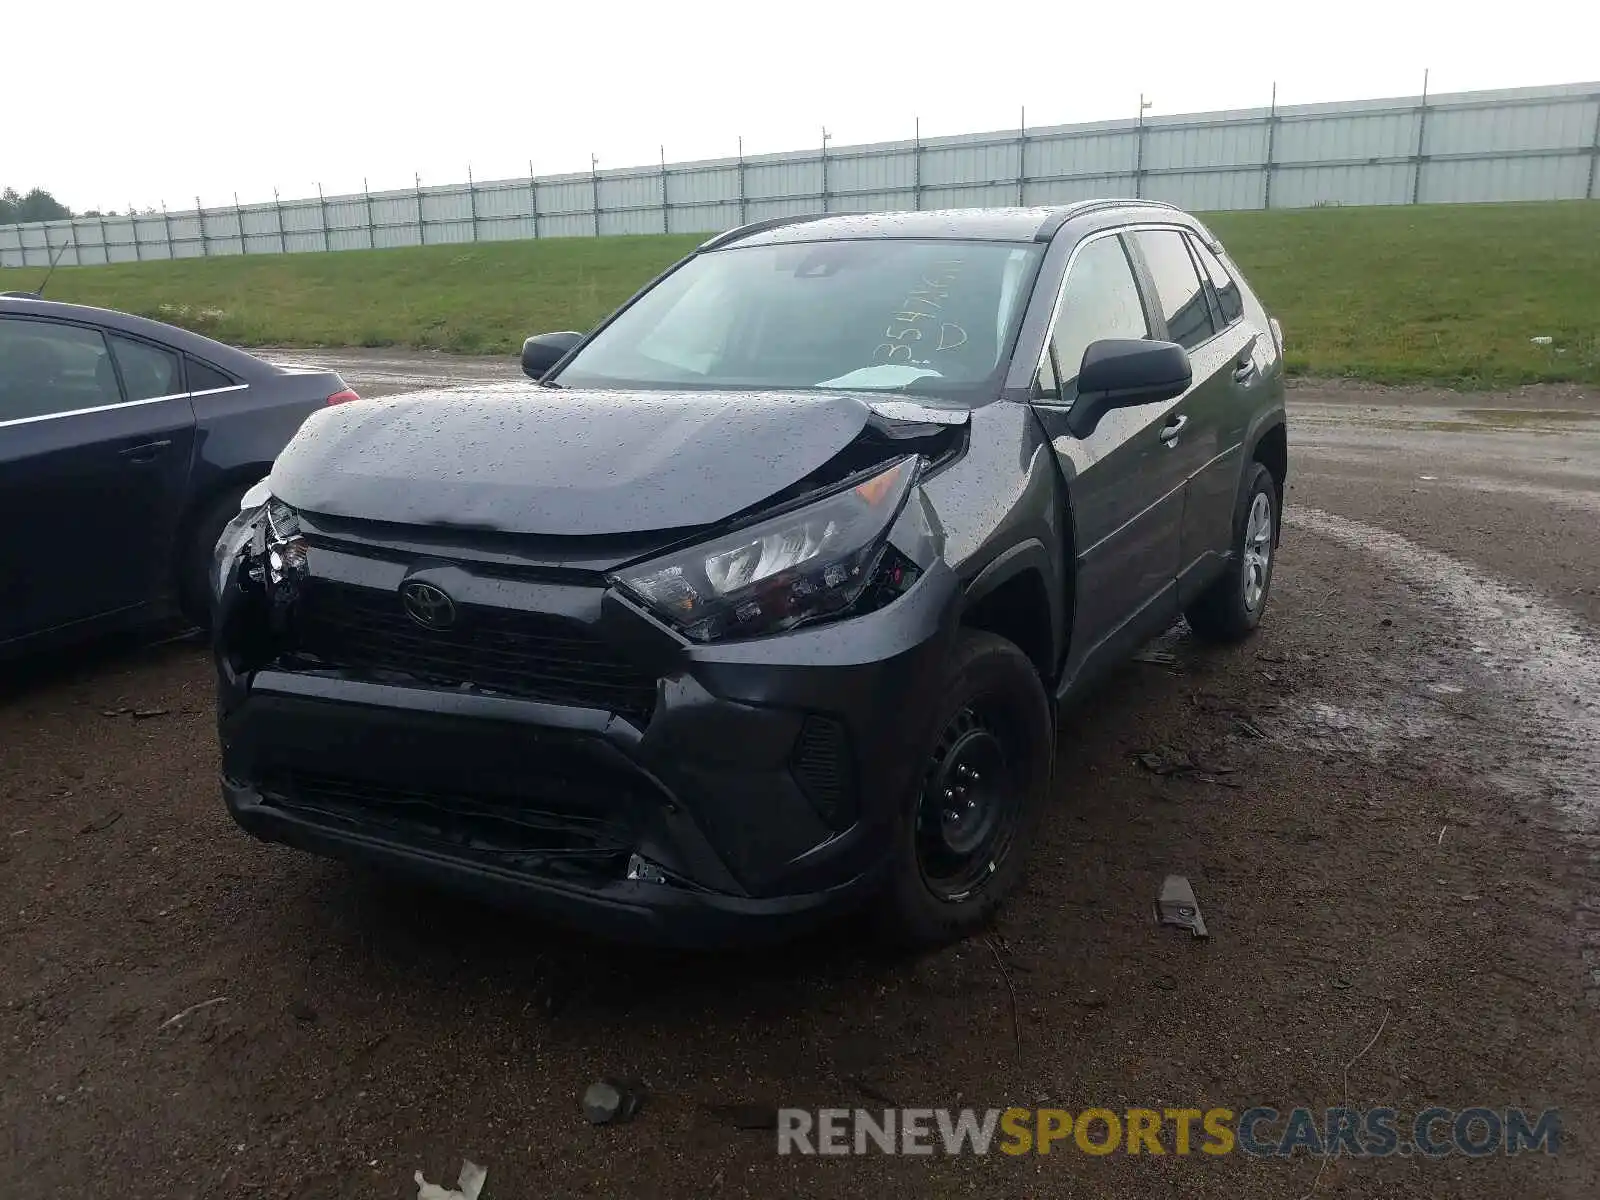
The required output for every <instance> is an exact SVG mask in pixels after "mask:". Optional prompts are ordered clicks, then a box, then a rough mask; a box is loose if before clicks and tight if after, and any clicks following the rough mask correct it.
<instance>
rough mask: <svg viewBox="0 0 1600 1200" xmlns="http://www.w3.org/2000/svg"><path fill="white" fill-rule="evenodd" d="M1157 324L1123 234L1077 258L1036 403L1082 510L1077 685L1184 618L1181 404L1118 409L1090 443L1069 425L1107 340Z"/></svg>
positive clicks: (1077, 523)
mask: <svg viewBox="0 0 1600 1200" xmlns="http://www.w3.org/2000/svg"><path fill="white" fill-rule="evenodd" d="M1152 315H1153V314H1152V313H1151V312H1150V311H1148V309H1147V307H1146V305H1145V304H1144V301H1143V298H1142V296H1141V293H1140V289H1139V286H1138V283H1137V281H1136V278H1135V274H1134V269H1133V265H1132V263H1131V262H1130V260H1129V257H1128V254H1127V250H1126V247H1125V246H1124V243H1123V238H1122V237H1121V236H1119V235H1118V234H1117V233H1116V232H1115V231H1111V232H1110V233H1106V234H1100V235H1095V236H1093V237H1092V238H1091V239H1090V240H1088V241H1086V242H1084V243H1083V244H1082V245H1081V246H1080V247H1079V248H1078V249H1077V250H1076V251H1075V252H1074V254H1073V257H1072V261H1071V263H1070V264H1069V266H1068V268H1067V276H1066V280H1065V282H1064V283H1063V285H1062V292H1061V296H1060V299H1059V302H1058V305H1057V310H1056V316H1055V323H1054V327H1053V330H1052V333H1051V336H1050V339H1049V342H1048V345H1047V348H1046V352H1045V354H1044V356H1043V360H1042V362H1041V363H1040V367H1039V378H1038V381H1037V385H1036V389H1035V394H1036V399H1035V401H1034V410H1035V412H1037V413H1038V415H1039V420H1040V422H1041V423H1042V424H1043V426H1044V429H1045V432H1046V433H1047V435H1048V436H1049V438H1050V440H1051V444H1052V445H1053V446H1054V447H1055V451H1056V455H1057V458H1058V459H1059V460H1060V462H1061V467H1062V473H1063V474H1064V475H1065V477H1066V479H1067V488H1068V493H1069V495H1070V498H1071V504H1072V521H1073V534H1074V542H1075V546H1076V555H1077V592H1076V609H1077V611H1076V615H1075V619H1074V627H1073V646H1074V652H1073V658H1074V661H1072V662H1069V664H1068V666H1067V671H1066V676H1067V677H1068V678H1069V679H1070V678H1071V677H1073V676H1075V675H1077V674H1078V673H1080V671H1082V670H1083V669H1085V667H1086V664H1090V663H1091V660H1094V662H1095V663H1098V662H1099V661H1102V660H1104V659H1109V658H1114V657H1117V656H1118V655H1119V654H1120V653H1121V652H1122V651H1124V650H1126V649H1128V648H1130V647H1131V646H1132V645H1133V644H1136V643H1137V642H1139V641H1142V640H1144V639H1145V638H1146V637H1148V636H1150V634H1151V633H1153V632H1159V631H1160V630H1161V629H1163V628H1165V627H1166V626H1167V625H1169V624H1171V623H1172V622H1173V621H1175V620H1176V619H1177V617H1178V604H1177V589H1176V578H1177V568H1178V551H1179V539H1180V537H1181V531H1182V523H1183V488H1184V478H1185V475H1184V471H1183V469H1182V463H1181V460H1180V459H1179V458H1177V457H1176V456H1175V455H1174V454H1173V452H1172V450H1171V448H1170V446H1169V445H1168V443H1167V441H1166V440H1164V433H1163V431H1164V430H1165V428H1166V426H1167V424H1168V421H1169V417H1170V414H1171V410H1172V408H1173V406H1174V405H1175V404H1176V403H1177V402H1176V401H1175V400H1162V401H1157V402H1154V403H1150V404H1138V405H1132V406H1129V407H1126V408H1117V409H1112V410H1110V411H1109V412H1107V413H1105V414H1104V415H1103V416H1102V417H1101V418H1100V420H1099V422H1098V423H1097V424H1096V426H1095V427H1094V429H1093V430H1092V431H1090V432H1089V433H1088V434H1087V435H1086V436H1084V437H1077V436H1074V434H1073V433H1072V431H1071V430H1070V429H1069V428H1068V425H1067V414H1068V413H1069V412H1070V411H1071V409H1072V406H1073V404H1074V402H1075V401H1076V399H1077V378H1078V368H1079V365H1080V364H1081V362H1082V360H1083V352H1084V350H1085V349H1087V348H1088V346H1089V344H1090V343H1091V342H1096V341H1099V340H1101V339H1104V338H1144V337H1151V336H1159V334H1157V333H1156V332H1155V330H1154V327H1153V326H1154V322H1153V321H1152V319H1151V318H1152Z"/></svg>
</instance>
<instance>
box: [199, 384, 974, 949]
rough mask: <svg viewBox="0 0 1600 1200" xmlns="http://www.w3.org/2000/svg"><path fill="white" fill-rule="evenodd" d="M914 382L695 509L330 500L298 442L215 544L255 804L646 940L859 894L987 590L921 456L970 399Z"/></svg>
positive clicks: (231, 796)
mask: <svg viewBox="0 0 1600 1200" xmlns="http://www.w3.org/2000/svg"><path fill="white" fill-rule="evenodd" d="M894 407H895V408H897V409H900V410H902V411H896V412H894V413H892V414H891V413H884V414H879V413H877V412H873V413H872V414H871V416H870V418H869V419H867V420H866V421H864V422H863V423H862V424H861V426H860V427H859V430H858V433H857V435H856V436H855V437H854V438H852V439H850V440H849V442H848V443H846V444H845V445H843V446H842V447H841V448H840V449H839V450H837V451H836V452H835V453H834V454H833V455H832V456H830V457H829V458H828V459H826V460H825V461H823V462H822V463H821V465H820V466H816V467H814V468H812V469H811V470H809V471H807V472H806V473H805V474H804V475H803V476H802V477H800V478H798V479H796V480H794V482H792V483H791V484H789V485H788V486H786V487H783V488H782V489H781V490H779V491H777V492H776V493H774V494H772V495H770V496H769V497H768V498H767V499H766V500H765V501H763V502H761V503H759V504H757V505H755V506H753V507H751V508H747V509H745V510H743V511H740V512H736V513H733V514H732V515H730V516H728V517H726V518H724V519H721V520H718V521H716V522H714V523H712V524H709V525H701V526H698V527H694V528H689V529H685V528H683V527H681V526H679V527H676V528H673V527H671V526H670V525H669V527H668V528H666V529H664V530H658V531H655V532H652V531H650V530H644V531H640V532H624V533H616V532H601V533H597V534H584V535H568V536H561V535H559V534H556V535H552V534H549V533H544V532H522V531H506V530H504V529H488V530H484V529H466V528H449V527H441V526H428V525H419V524H404V523H400V522H396V521H393V520H388V519H377V520H374V519H364V518H362V517H359V516H354V515H348V514H335V515H330V514H328V513H325V512H320V511H317V510H315V509H301V508H298V507H296V501H297V500H299V499H300V496H299V493H297V492H296V490H295V488H294V486H293V485H294V481H295V478H296V476H295V471H294V464H292V463H291V464H290V468H291V469H290V470H289V471H288V472H286V474H285V482H286V483H287V485H288V486H287V487H286V493H287V494H284V495H274V494H272V491H273V490H275V489H269V488H268V487H267V486H266V485H265V484H263V485H259V486H258V487H257V488H255V489H253V490H252V491H251V493H250V494H249V495H248V496H247V497H246V500H245V503H244V505H243V507H242V508H241V511H240V513H239V515H238V517H237V518H235V520H234V521H233V522H231V523H230V524H229V526H228V527H227V529H226V531H225V532H224V534H223V537H222V539H221V540H220V541H219V543H218V546H217V548H216V557H215V562H214V574H213V579H214V609H213V630H214V637H215V642H216V657H217V668H218V681H219V693H218V698H219V704H218V721H219V732H220V735H221V739H222V744H223V791H224V796H225V798H226V800H227V803H228V807H229V810H230V812H231V813H232V814H233V816H234V818H235V820H236V821H237V822H238V823H239V824H240V825H241V826H242V827H244V828H245V829H246V830H247V831H249V832H251V833H253V834H255V835H257V836H259V837H263V838H266V839H268V840H273V841H278V842H283V843H287V844H290V845H294V846H298V847H300V848H302V849H305V850H309V851H311V852H314V853H318V854H324V855H329V856H335V857H342V858H354V859H358V860H365V861H372V862H376V863H379V864H381V865H387V866H393V867H398V868H400V869H402V870H405V871H408V872H409V873H412V874H416V875H421V876H423V877H426V878H429V879H432V880H434V881H435V882H438V883H441V884H445V885H448V886H452V887H458V888H465V889H466V890H477V891H479V892H480V893H482V894H484V895H485V896H486V897H488V898H491V899H509V900H511V901H512V902H519V901H522V900H532V901H534V902H535V906H536V907H539V908H541V909H542V910H544V911H546V912H547V913H549V914H550V915H553V916H557V917H558V918H560V917H564V918H566V919H567V920H568V923H576V924H580V925H584V926H588V927H591V928H598V927H602V926H603V927H604V928H605V930H606V931H607V932H609V933H612V934H615V935H618V936H622V937H624V938H632V937H643V938H645V939H646V940H651V941H663V940H664V941H671V942H678V943H683V944H705V943H706V942H711V943H714V944H721V943H722V942H723V941H724V940H726V938H725V936H724V934H725V933H726V934H727V937H730V938H731V937H737V935H735V934H732V933H731V932H728V929H729V926H730V925H740V924H742V923H743V922H744V920H745V919H746V918H750V917H761V918H762V920H761V921H760V922H758V924H761V925H767V926H770V928H769V929H768V930H767V932H770V933H772V934H774V935H778V934H780V933H781V931H782V930H784V929H785V928H788V927H789V925H790V924H791V922H790V921H788V920H786V919H785V918H794V919H795V921H797V922H798V921H802V920H809V919H811V918H814V917H815V916H817V915H819V914H820V913H822V912H824V911H831V910H833V909H834V908H835V907H836V906H837V905H839V904H843V903H845V902H846V899H847V897H848V896H850V895H853V894H857V893H859V892H860V891H861V890H862V889H863V888H866V887H868V886H869V885H870V883H871V880H872V879H873V878H874V877H875V876H876V874H877V873H878V872H879V871H880V870H881V866H882V861H883V859H882V851H881V845H882V839H883V837H884V836H885V834H886V831H887V829H888V828H889V826H890V823H891V821H892V808H893V802H894V799H895V797H897V796H900V795H902V794H903V792H904V789H905V787H906V786H907V785H908V782H909V780H910V775H909V774H908V772H910V771H911V769H912V767H911V766H909V765H908V764H914V763H915V762H916V761H917V758H916V756H915V755H914V754H911V753H909V751H910V750H912V749H913V748H915V747H916V746H917V745H918V744H920V741H921V739H922V738H923V737H924V736H925V734H926V726H927V725H928V723H929V722H930V720H931V713H930V711H929V710H930V706H931V705H933V704H934V703H935V702H936V700H937V696H938V688H937V683H938V680H939V678H940V671H941V664H942V662H943V661H944V656H945V654H946V653H947V651H948V646H949V644H950V642H951V640H952V639H953V636H954V630H955V623H956V614H957V612H958V609H959V587H958V584H957V581H956V579H955V577H954V574H953V572H952V571H951V570H950V568H949V566H948V565H947V564H946V563H945V562H944V561H943V558H942V556H941V553H940V549H941V539H942V532H941V531H940V529H939V526H938V522H937V520H936V519H935V518H934V516H933V514H932V512H931V510H930V507H929V504H928V501H927V499H926V497H925V496H924V495H923V493H922V491H921V487H920V485H921V483H922V482H923V480H925V479H926V478H927V477H928V476H929V474H930V473H932V472H936V471H938V470H940V469H942V468H943V467H944V466H945V465H947V464H948V463H949V462H951V461H953V460H954V458H956V457H958V456H959V455H960V453H961V451H962V449H963V448H964V446H965V438H966V434H967V427H966V417H967V414H965V413H949V414H947V413H945V412H943V411H942V410H931V411H929V412H926V413H924V412H921V411H920V410H919V406H915V405H895V406H894ZM291 452H292V451H291ZM274 481H275V482H277V481H278V478H277V476H276V475H275V476H274ZM419 486H420V485H419ZM680 917H681V918H683V921H682V922H681V923H680V922H679V921H678V919H677V918H680ZM663 925H665V926H671V927H672V929H671V931H669V930H667V929H665V928H663ZM752 936H760V935H752Z"/></svg>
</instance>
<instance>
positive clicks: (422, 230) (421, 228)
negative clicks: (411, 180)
mask: <svg viewBox="0 0 1600 1200" xmlns="http://www.w3.org/2000/svg"><path fill="white" fill-rule="evenodd" d="M415 178H416V181H417V245H419V246H426V245H427V244H428V222H427V221H426V220H425V219H424V218H423V215H422V175H421V173H420V172H418V173H417V175H416V176H415Z"/></svg>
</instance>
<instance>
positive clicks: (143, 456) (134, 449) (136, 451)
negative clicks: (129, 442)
mask: <svg viewBox="0 0 1600 1200" xmlns="http://www.w3.org/2000/svg"><path fill="white" fill-rule="evenodd" d="M170 445H172V439H170V438H163V439H162V440H161V441H159V442H144V443H142V444H140V445H138V446H129V447H128V448H127V449H126V450H122V451H119V453H120V454H121V455H122V457H123V458H125V459H127V460H128V461H129V462H133V463H147V462H155V460H156V459H157V458H159V457H160V455H161V452H162V451H163V450H165V449H166V448H167V447H168V446H170Z"/></svg>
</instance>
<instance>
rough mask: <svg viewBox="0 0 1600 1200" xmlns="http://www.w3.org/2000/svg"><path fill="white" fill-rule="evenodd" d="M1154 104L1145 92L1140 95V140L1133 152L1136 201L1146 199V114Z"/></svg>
mask: <svg viewBox="0 0 1600 1200" xmlns="http://www.w3.org/2000/svg"><path fill="white" fill-rule="evenodd" d="M1154 103H1155V101H1154V100H1146V99H1145V98H1144V93H1143V92H1140V93H1139V131H1138V133H1137V134H1136V135H1135V136H1136V138H1137V139H1138V140H1137V142H1136V144H1135V147H1134V152H1133V195H1134V199H1136V200H1142V199H1144V114H1145V110H1146V109H1148V108H1149V107H1150V106H1151V105H1153V104H1154Z"/></svg>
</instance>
